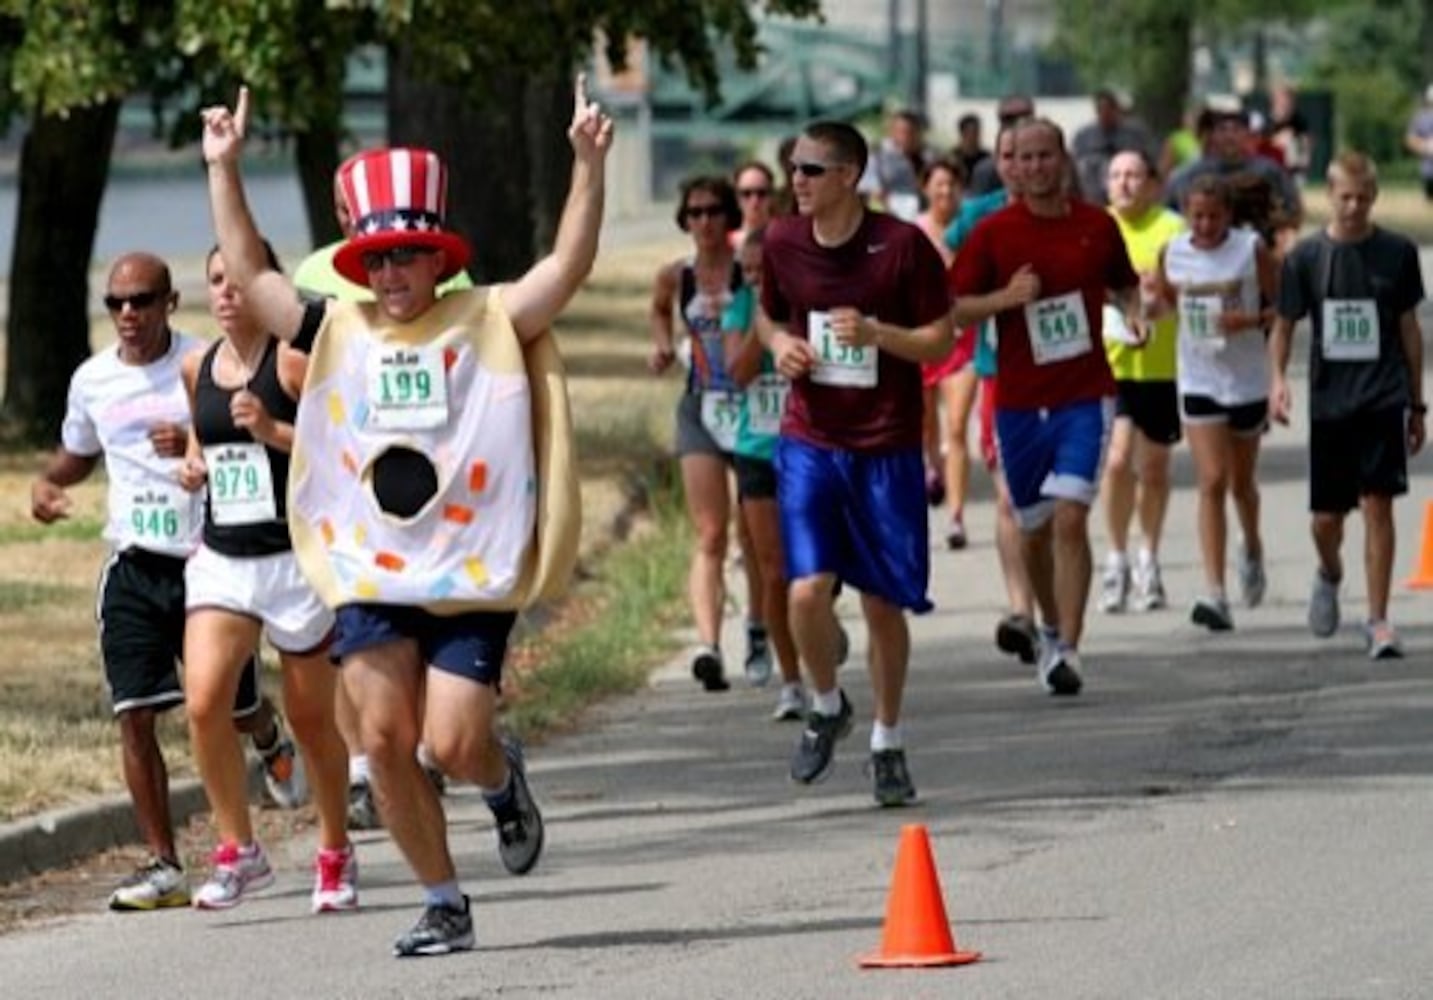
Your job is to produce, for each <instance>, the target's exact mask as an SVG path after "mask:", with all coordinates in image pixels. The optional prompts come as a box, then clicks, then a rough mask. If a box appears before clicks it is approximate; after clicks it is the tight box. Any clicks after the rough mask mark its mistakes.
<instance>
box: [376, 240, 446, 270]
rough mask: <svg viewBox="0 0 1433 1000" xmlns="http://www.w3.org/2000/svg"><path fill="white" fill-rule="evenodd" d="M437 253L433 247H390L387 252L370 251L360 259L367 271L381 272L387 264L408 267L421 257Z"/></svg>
mask: <svg viewBox="0 0 1433 1000" xmlns="http://www.w3.org/2000/svg"><path fill="white" fill-rule="evenodd" d="M436 252H437V251H435V250H434V249H433V248H432V247H415V246H404V247H389V248H388V249H387V250H369V251H367V252H366V253H364V254H363V256H362V258H360V259H361V260H362V261H363V269H364V270H365V271H381V270H383V265H384V264H385V263H388V264H392V265H393V266H394V267H407V266H408V265H409V264H411V263H413V262H414V261H415V260H417V259H418V258H419V257H428V256H431V255H432V254H434V253H436Z"/></svg>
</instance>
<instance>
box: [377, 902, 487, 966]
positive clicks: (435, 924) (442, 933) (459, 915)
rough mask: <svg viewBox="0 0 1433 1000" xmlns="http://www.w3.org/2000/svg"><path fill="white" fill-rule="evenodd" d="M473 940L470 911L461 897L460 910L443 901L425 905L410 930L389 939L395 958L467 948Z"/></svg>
mask: <svg viewBox="0 0 1433 1000" xmlns="http://www.w3.org/2000/svg"><path fill="white" fill-rule="evenodd" d="M473 943H474V940H473V914H472V909H471V905H470V903H469V901H468V897H467V896H464V897H463V908H462V909H461V910H460V909H458V908H457V907H453V906H448V905H447V904H446V903H432V904H430V905H429V906H427V907H425V908H424V910H423V915H422V916H421V917H419V918H418V922H417V923H416V924H414V925H413V929H412V930H410V931H409V932H408V933H407V934H404V935H403V936H402V937H400V938H398V940H396V941H394V942H393V954H394V955H396V956H397V957H399V958H414V957H416V956H420V955H447V954H449V953H451V952H455V951H468V950H469V949H471V948H472V947H473Z"/></svg>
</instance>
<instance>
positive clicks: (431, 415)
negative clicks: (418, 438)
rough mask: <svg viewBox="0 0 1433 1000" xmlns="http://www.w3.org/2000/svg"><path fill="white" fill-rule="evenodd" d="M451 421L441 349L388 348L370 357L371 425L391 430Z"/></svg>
mask: <svg viewBox="0 0 1433 1000" xmlns="http://www.w3.org/2000/svg"><path fill="white" fill-rule="evenodd" d="M447 422H448V380H447V378H446V375H445V370H444V367H443V352H442V351H440V350H436V349H432V348H428V349H418V350H415V349H409V348H401V347H396V348H386V349H384V350H379V351H374V352H373V353H371V354H369V356H368V423H369V426H370V427H374V428H381V429H383V430H391V431H415V430H430V429H432V428H434V427H442V426H443V425H444V424H446V423H447Z"/></svg>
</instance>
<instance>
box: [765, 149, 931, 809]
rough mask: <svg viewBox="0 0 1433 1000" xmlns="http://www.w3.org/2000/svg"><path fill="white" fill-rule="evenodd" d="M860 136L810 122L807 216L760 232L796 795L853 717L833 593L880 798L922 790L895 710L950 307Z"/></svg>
mask: <svg viewBox="0 0 1433 1000" xmlns="http://www.w3.org/2000/svg"><path fill="white" fill-rule="evenodd" d="M865 166H866V143H865V140H864V139H862V138H861V134H860V133H859V132H857V131H856V130H855V129H854V128H852V127H851V126H849V125H846V124H844V123H840V122H817V123H815V124H812V125H810V126H808V127H807V128H806V129H805V131H804V132H803V133H802V135H801V137H800V138H799V139H798V140H797V142H796V145H795V147H794V149H793V150H792V154H791V167H792V171H793V173H792V183H793V186H794V190H795V193H796V203H797V206H798V208H799V210H800V213H801V214H800V215H799V216H798V217H793V218H784V219H777V220H776V221H775V222H773V223H772V225H771V228H770V230H769V231H768V234H767V241H766V255H765V261H764V271H763V275H764V276H763V281H762V315H761V317H760V319H759V322H758V332H759V334H760V335H761V338H762V341H763V342H764V343H765V345H766V346H767V348H768V349H769V350H770V351H771V352H772V355H773V357H774V358H775V361H776V367H777V370H778V371H779V372H780V373H781V374H782V375H785V376H786V377H787V378H788V379H790V380H791V391H790V395H789V396H788V402H787V407H786V413H785V415H784V417H783V418H782V421H781V438H780V440H779V442H778V444H777V453H776V467H777V470H778V484H777V498H778V503H779V506H780V511H781V533H782V538H783V539H784V540H785V543H786V570H787V574H786V576H787V579H788V580H789V581H790V590H789V594H790V620H791V627H792V632H793V634H794V636H795V639H796V646H797V650H798V652H799V653H800V656H801V660H802V662H803V663H805V664H806V667H807V670H808V671H809V672H810V675H811V683H812V690H813V697H812V705H811V710H810V712H809V713H808V715H807V721H806V727H805V729H804V731H803V732H802V734H801V738H800V740H799V742H798V743H797V746H796V751H795V753H794V755H793V757H792V760H791V777H792V779H793V780H795V781H797V782H800V783H802V784H811V783H814V782H816V781H819V780H821V779H822V778H823V777H825V775H826V774H827V773H828V772H829V771H830V768H831V764H832V759H833V756H834V752H835V744H836V741H837V740H839V739H841V738H843V737H844V736H846V735H847V734H848V733H849V732H850V729H851V717H852V714H853V713H852V708H851V703H850V701H849V700H848V699H847V698H846V695H845V693H844V692H843V691H842V690H841V688H840V687H839V686H838V685H837V683H836V663H837V653H838V642H839V639H838V635H839V632H838V627H837V623H836V617H835V614H834V610H833V602H834V599H835V592H836V589H837V587H838V586H839V585H840V584H843V583H844V584H849V585H850V586H852V587H854V588H855V589H856V590H858V591H860V592H861V610H862V612H863V614H864V616H865V619H866V627H867V631H868V633H869V637H870V638H869V642H870V648H871V652H870V657H869V665H870V671H871V687H872V690H873V693H874V698H875V702H876V706H875V712H874V715H875V721H874V724H873V725H872V727H871V773H872V778H873V783H874V794H875V798H876V801H877V802H878V803H879V804H880V805H882V806H900V805H905V804H907V803H909V802H912V801H914V799H915V795H916V791H915V786H914V784H913V783H912V781H911V777H910V773H909V771H908V769H907V766H906V758H905V741H904V737H903V734H902V731H901V724H900V713H901V701H902V697H903V694H904V688H905V677H906V668H907V665H908V661H909V659H910V633H909V630H908V628H907V625H906V619H905V612H906V611H907V610H909V611H915V612H918V613H919V612H924V611H929V610H930V609H931V607H932V605H931V602H930V600H929V599H928V598H927V596H926V587H927V584H928V583H929V577H930V563H929V552H928V544H927V532H928V525H927V521H926V509H925V463H924V459H923V456H922V448H921V441H922V435H921V416H922V394H921V373H920V363H921V362H922V361H926V362H933V361H938V360H940V359H941V358H943V357H944V356H945V355H946V354H948V353H949V352H950V350H951V349H952V347H953V344H954V341H953V336H952V332H951V324H950V296H949V293H948V292H947V290H946V284H945V269H944V266H943V265H942V263H941V259H940V256H939V254H937V253H936V251H935V248H934V247H932V246H931V243H930V240H929V239H927V238H926V236H925V234H924V233H923V232H922V231H921V230H920V229H918V228H917V227H915V226H913V225H910V224H909V223H905V222H902V221H900V220H898V219H896V218H895V217H894V216H891V215H888V214H885V213H879V212H868V211H867V210H866V208H865V206H864V204H863V202H862V200H861V196H860V194H859V193H858V192H857V182H858V180H859V179H860V177H861V173H862V171H863V170H864V169H865Z"/></svg>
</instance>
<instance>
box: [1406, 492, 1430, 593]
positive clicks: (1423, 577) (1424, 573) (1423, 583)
mask: <svg viewBox="0 0 1433 1000" xmlns="http://www.w3.org/2000/svg"><path fill="white" fill-rule="evenodd" d="M1406 586H1409V587H1412V588H1414V589H1415V590H1433V500H1430V501H1428V505H1427V506H1426V507H1425V508H1424V509H1423V548H1422V549H1420V550H1419V554H1418V568H1417V569H1415V570H1414V571H1413V575H1412V576H1410V577H1409V578H1408V581H1407V584H1406Z"/></svg>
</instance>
